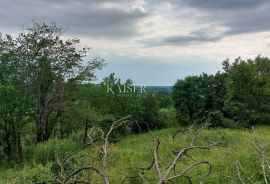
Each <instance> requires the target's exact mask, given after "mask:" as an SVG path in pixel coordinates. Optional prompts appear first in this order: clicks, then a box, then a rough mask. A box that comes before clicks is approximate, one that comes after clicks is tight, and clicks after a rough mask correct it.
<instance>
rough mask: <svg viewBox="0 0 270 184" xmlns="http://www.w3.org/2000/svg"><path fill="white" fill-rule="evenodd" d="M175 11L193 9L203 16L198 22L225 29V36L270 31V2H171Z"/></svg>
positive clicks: (219, 0) (211, 0) (190, 0)
mask: <svg viewBox="0 0 270 184" xmlns="http://www.w3.org/2000/svg"><path fill="white" fill-rule="evenodd" d="M169 1H170V3H172V4H173V5H174V7H175V10H179V9H183V7H184V8H191V9H193V10H194V11H195V13H196V14H199V15H201V17H200V19H199V20H198V22H199V21H201V22H203V23H214V24H215V25H216V26H220V27H224V28H226V29H227V30H226V31H224V33H223V36H231V35H239V34H247V33H256V32H264V31H269V30H270V22H269V20H270V14H269V8H270V1H268V0H204V1H197V0H186V1H176V0H169Z"/></svg>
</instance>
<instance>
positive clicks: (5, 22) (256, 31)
mask: <svg viewBox="0 0 270 184" xmlns="http://www.w3.org/2000/svg"><path fill="white" fill-rule="evenodd" d="M269 9H270V1H269V0H46V1H45V0H0V32H1V33H3V34H6V33H8V34H14V35H16V34H17V33H19V32H21V31H23V30H24V29H25V28H26V27H28V26H31V22H32V20H34V21H37V22H43V21H45V22H52V21H53V22H55V23H56V24H58V25H60V26H62V27H63V28H64V29H65V36H66V37H77V38H80V39H81V44H82V45H88V46H90V47H91V48H93V49H92V52H91V55H89V56H88V57H89V58H91V57H95V56H99V57H102V58H104V59H105V61H106V63H107V66H106V67H105V68H104V69H103V70H101V71H99V72H97V73H96V74H97V79H98V80H97V82H98V81H100V80H101V79H102V78H104V77H105V76H107V75H109V74H110V73H112V72H114V73H116V76H118V77H120V78H122V79H123V80H125V79H127V78H131V79H132V80H133V81H134V82H135V83H136V84H138V85H141V84H142V85H151V86H154V85H155V86H157V85H158V86H166V85H173V84H174V83H175V82H176V80H177V79H182V78H184V77H185V76H188V75H197V74H200V73H202V72H207V73H211V74H214V73H215V72H217V71H218V70H221V68H222V66H221V62H222V61H223V60H225V59H227V58H230V59H231V60H232V61H233V60H234V59H235V58H237V57H239V56H241V57H242V58H244V59H246V58H254V57H256V56H257V55H262V56H267V57H269V56H270V21H269V20H270V13H269Z"/></svg>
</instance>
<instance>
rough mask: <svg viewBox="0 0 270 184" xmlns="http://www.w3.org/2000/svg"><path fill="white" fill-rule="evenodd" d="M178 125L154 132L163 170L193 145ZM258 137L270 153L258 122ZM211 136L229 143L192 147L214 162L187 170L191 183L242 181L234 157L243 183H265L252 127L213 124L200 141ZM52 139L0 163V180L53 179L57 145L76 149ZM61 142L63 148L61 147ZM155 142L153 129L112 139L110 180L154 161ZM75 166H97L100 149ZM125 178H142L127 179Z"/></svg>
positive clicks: (267, 130) (269, 133) (151, 177)
mask: <svg viewBox="0 0 270 184" xmlns="http://www.w3.org/2000/svg"><path fill="white" fill-rule="evenodd" d="M175 131H176V129H164V130H159V131H154V132H153V133H152V134H153V136H154V137H158V138H159V139H160V142H161V144H160V149H159V154H158V159H159V161H160V166H161V169H162V172H164V171H165V170H166V168H167V167H168V166H169V165H170V163H171V162H172V159H173V158H174V154H173V152H172V151H173V150H176V149H179V148H183V147H186V146H188V145H189V143H190V136H189V134H188V133H181V134H178V135H177V136H176V138H175V140H174V141H173V140H172V135H173V133H174V132H175ZM256 137H257V138H258V140H259V142H260V144H261V145H262V146H263V147H264V148H265V149H266V153H270V127H258V128H257V129H256ZM209 141H216V142H223V143H226V145H227V146H226V147H217V148H213V149H210V150H201V151H197V150H195V151H192V152H190V156H192V158H193V159H195V160H208V161H209V162H210V163H211V165H212V171H211V173H210V175H209V176H206V174H207V167H206V166H200V167H198V168H196V169H194V170H192V171H191V172H189V173H188V175H189V176H192V181H193V183H200V182H201V181H202V182H203V183H213V184H218V183H222V184H223V183H239V181H237V180H235V179H232V177H237V170H236V167H235V163H236V161H239V163H240V167H241V168H240V169H239V171H240V174H241V177H242V179H243V180H244V182H245V183H264V181H263V175H262V173H261V165H260V164H261V160H260V157H259V155H258V153H257V152H256V149H255V148H254V145H253V143H254V141H253V134H252V131H251V130H248V129H245V130H244V129H242V130H231V129H212V130H203V131H202V132H201V134H200V136H199V139H198V142H197V143H196V144H197V145H206V144H208V143H209ZM62 142H63V140H50V141H49V142H48V143H46V144H42V145H39V146H38V147H37V148H35V150H34V151H33V153H32V156H33V158H34V160H33V161H31V162H30V163H29V162H28V163H26V164H24V166H17V167H15V168H7V167H1V168H0V183H1V184H13V183H35V182H40V181H45V180H51V179H53V178H54V177H55V175H54V174H53V173H55V172H54V171H55V170H56V168H57V167H56V163H55V162H53V161H52V160H53V159H54V154H55V153H56V151H55V150H57V149H58V153H61V152H63V150H67V151H71V150H73V149H75V148H76V146H75V145H76V139H74V138H73V139H72V138H70V139H68V140H65V143H64V144H63V143H62ZM59 145H60V147H61V146H62V147H61V149H59ZM152 151H153V142H152V137H151V135H150V134H149V133H145V134H141V135H132V136H129V137H126V138H122V139H121V140H120V141H118V142H117V143H116V144H111V146H110V154H109V156H110V157H109V168H108V170H109V172H108V173H109V179H110V180H111V183H116V184H118V183H121V181H122V180H123V178H124V177H125V176H137V173H139V171H140V168H146V167H148V166H149V165H150V163H151V161H152V157H153V156H152ZM190 163H191V160H190V159H187V158H186V159H182V160H180V161H179V163H178V166H177V168H176V173H180V172H181V170H183V169H185V168H186V167H188V165H189V164H190ZM76 165H97V166H100V165H101V162H100V156H99V155H98V153H97V152H96V151H95V150H93V149H91V148H88V149H86V150H84V151H82V152H81V153H80V154H78V155H77V156H76V158H75V159H74V160H73V161H72V163H71V165H70V167H75V166H76ZM83 176H84V177H88V178H92V181H95V182H98V181H101V180H100V178H99V177H98V176H97V175H95V174H93V173H91V172H84V173H83ZM145 178H146V179H147V180H148V181H149V182H150V183H156V181H157V177H156V173H155V171H154V170H151V171H149V172H147V173H146V174H145ZM126 183H143V182H142V181H141V180H139V179H128V180H127V181H126ZM170 183H175V184H176V183H177V184H178V183H188V181H187V180H186V179H185V178H182V179H177V180H174V181H172V182H170Z"/></svg>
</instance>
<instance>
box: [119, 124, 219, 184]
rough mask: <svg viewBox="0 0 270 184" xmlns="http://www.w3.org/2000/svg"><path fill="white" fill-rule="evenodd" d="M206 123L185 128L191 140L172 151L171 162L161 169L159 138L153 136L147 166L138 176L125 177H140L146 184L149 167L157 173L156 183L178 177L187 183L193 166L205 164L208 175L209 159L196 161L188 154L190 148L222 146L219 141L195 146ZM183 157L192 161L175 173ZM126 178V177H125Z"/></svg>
mask: <svg viewBox="0 0 270 184" xmlns="http://www.w3.org/2000/svg"><path fill="white" fill-rule="evenodd" d="M207 126H208V125H206V124H205V125H202V126H201V127H200V128H199V129H197V130H194V126H191V127H189V128H187V130H188V131H189V133H190V134H191V142H190V145H189V146H187V147H185V148H181V149H178V150H176V151H173V153H174V155H175V157H174V158H173V160H172V161H171V163H170V164H169V165H168V167H166V169H165V170H162V169H161V164H160V162H159V160H158V151H159V149H160V144H161V142H160V140H159V139H158V138H157V137H153V135H152V134H151V131H150V134H151V135H152V138H153V159H152V162H151V164H150V166H149V167H147V168H144V169H142V171H141V172H140V173H138V176H135V177H127V178H140V179H141V180H142V182H143V183H145V184H147V183H149V181H147V179H146V178H145V177H144V175H145V173H146V172H147V171H150V170H151V169H154V170H155V171H156V172H155V173H156V175H157V184H166V183H168V182H169V181H172V180H175V179H178V178H186V179H187V180H188V181H189V183H192V177H191V176H189V175H188V174H189V172H190V171H191V170H193V169H195V168H197V167H198V166H200V165H206V166H208V172H207V175H209V174H210V173H211V171H212V165H211V164H210V162H209V161H207V160H199V161H196V160H195V159H193V158H192V157H191V156H190V155H189V152H190V151H192V150H209V149H211V148H213V147H217V146H222V145H223V144H221V143H216V142H211V143H209V144H207V145H203V146H199V145H198V146H197V145H195V144H196V140H197V139H198V135H199V133H200V131H201V130H203V129H204V128H205V127H207ZM182 131H184V130H183V129H181V130H178V131H177V132H176V133H175V134H174V135H173V140H174V138H175V136H176V135H177V134H178V133H179V132H182ZM183 157H188V158H192V161H193V163H192V164H191V165H189V166H187V167H186V168H184V169H182V171H181V172H179V173H177V172H176V171H175V169H176V166H177V164H179V162H180V161H181V159H182V158H183ZM127 178H126V179H127ZM126 179H125V180H124V181H123V182H122V183H124V182H125V181H126Z"/></svg>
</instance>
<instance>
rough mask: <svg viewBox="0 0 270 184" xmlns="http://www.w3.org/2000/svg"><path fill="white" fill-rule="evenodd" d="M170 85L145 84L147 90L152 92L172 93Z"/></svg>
mask: <svg viewBox="0 0 270 184" xmlns="http://www.w3.org/2000/svg"><path fill="white" fill-rule="evenodd" d="M172 88H173V87H172V86H146V90H147V91H152V92H154V93H172Z"/></svg>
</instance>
